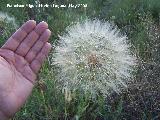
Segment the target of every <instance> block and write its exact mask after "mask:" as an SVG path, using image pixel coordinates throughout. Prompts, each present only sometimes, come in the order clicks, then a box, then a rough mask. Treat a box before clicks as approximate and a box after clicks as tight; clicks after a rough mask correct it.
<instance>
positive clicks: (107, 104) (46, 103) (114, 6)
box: [0, 0, 160, 120]
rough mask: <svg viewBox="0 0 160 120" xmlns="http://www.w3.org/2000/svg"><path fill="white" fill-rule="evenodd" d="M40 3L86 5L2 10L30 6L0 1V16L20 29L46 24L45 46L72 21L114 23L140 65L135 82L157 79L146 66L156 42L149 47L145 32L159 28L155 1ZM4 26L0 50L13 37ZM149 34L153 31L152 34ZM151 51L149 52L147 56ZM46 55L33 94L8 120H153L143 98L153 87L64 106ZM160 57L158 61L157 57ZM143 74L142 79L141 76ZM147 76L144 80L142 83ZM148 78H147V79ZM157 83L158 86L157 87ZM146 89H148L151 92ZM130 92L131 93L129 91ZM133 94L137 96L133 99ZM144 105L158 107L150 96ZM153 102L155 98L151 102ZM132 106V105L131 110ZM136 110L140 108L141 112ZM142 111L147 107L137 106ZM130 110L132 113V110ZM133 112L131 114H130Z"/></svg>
mask: <svg viewBox="0 0 160 120" xmlns="http://www.w3.org/2000/svg"><path fill="white" fill-rule="evenodd" d="M40 1H41V2H42V3H48V4H53V3H59V4H61V3H65V4H67V3H75V4H76V3H87V4H88V7H87V8H77V9H71V8H68V9H66V8H64V9H56V8H44V9H37V8H32V9H30V8H7V7H6V4H7V3H10V4H17V3H18V4H27V3H30V4H35V2H34V1H32V0H23V1H22V0H5V1H4V0H0V3H1V4H0V11H2V12H7V13H8V14H9V15H10V16H14V17H15V19H16V23H17V25H18V26H20V25H21V24H22V23H24V22H25V21H27V20H29V19H35V20H36V21H37V22H40V21H46V22H47V23H48V24H49V29H50V30H51V31H52V36H51V39H50V41H51V43H52V44H56V40H57V38H58V35H59V34H62V33H63V32H64V30H65V28H66V27H67V26H68V25H70V24H71V23H72V22H75V21H77V20H83V19H85V18H95V17H96V18H99V19H104V20H107V21H114V23H115V24H116V25H117V26H118V27H119V28H120V29H121V32H122V33H123V34H126V35H127V36H128V41H129V42H130V43H131V44H132V47H133V51H134V52H136V54H137V56H139V59H140V60H142V61H143V62H142V63H141V62H140V66H139V70H138V73H137V75H136V81H137V83H139V82H141V81H142V80H144V79H145V80H146V81H149V80H150V79H151V80H152V81H156V80H158V76H160V75H159V74H158V73H159V69H160V68H158V66H152V67H153V70H155V71H153V73H155V74H156V73H157V74H156V75H155V76H157V78H153V75H150V73H148V71H150V70H151V69H150V66H149V64H150V63H153V62H154V63H156V64H159V59H157V58H158V57H159V53H158V52H156V51H155V48H156V49H158V50H160V49H159V48H160V47H159V46H158V45H159V43H160V42H157V41H158V40H159V38H153V39H154V40H155V41H154V42H155V44H157V47H155V44H153V43H152V42H153V41H152V39H151V38H150V33H149V31H148V29H147V28H150V27H153V26H158V25H159V16H160V1H159V0H154V1H153V0H99V1H98V0H66V1H65V2H63V1H61V0H46V1H44V0H40ZM9 26H10V25H8V24H5V23H0V28H1V29H2V28H3V30H4V31H3V34H2V35H0V45H3V43H4V42H5V41H6V39H7V38H8V37H9V36H10V35H11V34H12V33H13V31H14V30H15V29H12V27H9ZM153 34H154V32H153ZM153 51H154V52H153ZM51 56H52V54H51V55H50V56H49V58H48V60H47V61H46V62H45V64H44V65H43V67H42V69H41V72H40V74H39V77H38V83H37V85H36V86H35V88H34V90H33V94H32V95H31V97H30V98H29V99H28V100H27V102H26V104H25V105H24V107H23V108H22V109H21V110H20V111H19V112H18V113H17V114H16V115H15V117H14V118H13V120H78V119H80V120H121V119H123V118H124V119H127V120H132V119H135V116H137V115H138V116H137V117H138V119H140V120H157V118H158V117H159V116H158V115H159V114H158V112H159V111H158V109H159V108H157V107H155V109H151V110H150V108H151V107H150V106H149V104H148V103H147V101H148V100H146V101H145V100H142V99H136V97H138V98H141V96H142V98H143V99H146V97H147V98H148V96H147V95H146V96H144V95H143V93H144V94H145V93H149V92H150V90H152V91H155V92H158V88H159V86H158V88H157V89H156V87H155V84H153V85H150V84H149V85H146V84H145V86H144V87H146V89H145V90H146V91H143V90H141V89H140V88H139V89H138V88H135V87H132V88H131V89H130V90H128V92H127V93H128V94H127V93H124V94H122V95H112V96H111V97H110V98H106V99H105V100H104V99H103V98H102V97H99V98H98V99H97V100H96V101H92V100H90V99H89V95H88V96H87V95H86V96H84V95H82V94H81V92H80V91H77V92H76V93H74V94H73V99H72V100H71V102H67V101H65V97H64V94H63V93H62V92H61V91H60V90H59V89H57V88H56V84H57V83H56V81H55V80H54V75H55V74H56V73H55V72H56V69H54V66H51V64H50V62H51ZM159 58H160V57H159ZM147 73H148V74H147ZM146 74H147V78H145V77H146V76H145V75H146ZM149 75H150V76H149ZM157 83H159V82H157ZM151 87H153V88H152V89H151ZM135 91H136V92H135ZM136 93H138V95H137V94H136ZM151 98H153V99H151V100H150V102H151V103H150V104H151V105H152V104H155V103H157V104H158V103H159V102H158V100H157V101H156V96H154V95H153V94H151ZM154 98H155V99H154ZM142 101H143V103H141V102H142ZM137 104H138V105H137ZM134 105H135V106H134ZM141 105H142V107H141ZM143 105H144V106H147V107H143ZM135 107H136V109H135ZM131 111H132V112H134V113H133V114H132V112H131Z"/></svg>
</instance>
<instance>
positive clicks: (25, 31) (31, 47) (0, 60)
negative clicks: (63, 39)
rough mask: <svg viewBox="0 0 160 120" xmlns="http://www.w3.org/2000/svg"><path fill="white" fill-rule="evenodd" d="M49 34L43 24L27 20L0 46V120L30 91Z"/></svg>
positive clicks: (45, 53) (44, 53) (20, 102)
mask: <svg viewBox="0 0 160 120" xmlns="http://www.w3.org/2000/svg"><path fill="white" fill-rule="evenodd" d="M50 35H51V32H50V30H49V29H48V25H47V23H45V22H41V23H39V24H38V25H36V22H35V21H33V20H29V21H27V22H26V23H25V24H23V25H22V26H21V27H20V28H19V29H18V30H17V31H16V32H15V33H14V34H13V35H12V36H11V37H10V38H9V39H8V40H7V42H6V43H5V44H4V45H3V46H2V47H1V48H0V120H7V119H9V118H10V117H12V116H13V115H14V114H15V113H16V112H17V111H18V110H19V109H20V108H21V106H22V105H23V104H24V103H25V101H26V99H27V98H28V96H29V95H30V94H31V92H32V89H33V87H34V83H35V82H36V81H35V80H36V76H37V73H38V71H39V70H40V67H41V65H42V63H43V61H44V60H45V58H46V57H47V55H48V53H49V51H50V49H51V44H50V43H48V42H47V41H48V39H49V37H50Z"/></svg>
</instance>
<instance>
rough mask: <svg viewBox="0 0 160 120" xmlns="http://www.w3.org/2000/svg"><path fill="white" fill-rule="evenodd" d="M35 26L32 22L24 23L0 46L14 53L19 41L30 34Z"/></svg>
mask: <svg viewBox="0 0 160 120" xmlns="http://www.w3.org/2000/svg"><path fill="white" fill-rule="evenodd" d="M35 26H36V22H35V21H34V20H29V21H27V22H26V23H24V24H23V25H22V26H21V27H20V28H19V29H18V30H17V31H16V32H15V33H14V34H13V35H12V36H11V37H10V38H9V39H8V40H7V42H6V43H5V44H4V45H3V46H2V48H4V49H9V50H12V51H15V50H16V49H17V47H18V45H19V44H20V43H21V41H22V40H23V39H24V38H25V37H26V36H27V34H28V33H30V32H31V31H32V30H33V29H34V28H35Z"/></svg>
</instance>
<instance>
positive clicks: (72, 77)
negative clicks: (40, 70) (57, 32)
mask: <svg viewBox="0 0 160 120" xmlns="http://www.w3.org/2000/svg"><path fill="white" fill-rule="evenodd" d="M59 38H60V40H59V42H60V44H59V46H57V47H56V49H55V53H54V57H53V64H54V65H57V66H58V67H59V68H60V69H58V70H59V74H58V75H57V81H58V82H59V83H60V87H63V88H67V89H70V90H77V89H80V90H83V91H84V92H89V93H91V95H92V96H95V95H99V94H102V95H104V96H107V95H109V94H111V93H112V92H116V93H120V92H121V90H122V89H123V88H126V87H127V85H128V83H129V81H130V80H131V78H132V72H133V66H135V65H136V62H135V61H136V58H135V57H134V55H132V54H131V51H130V49H129V48H130V45H129V44H128V43H127V38H126V36H122V35H120V32H119V30H118V29H117V28H114V26H113V25H111V24H110V23H108V22H102V21H100V20H89V19H87V20H85V21H83V22H78V23H76V24H74V25H71V26H69V27H67V29H66V33H65V34H64V35H62V36H60V37H59Z"/></svg>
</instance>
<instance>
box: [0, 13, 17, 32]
mask: <svg viewBox="0 0 160 120" xmlns="http://www.w3.org/2000/svg"><path fill="white" fill-rule="evenodd" d="M0 21H4V22H5V23H11V24H13V26H12V27H15V29H16V28H17V27H18V26H17V24H16V22H15V18H14V17H11V16H9V15H8V14H7V13H4V12H1V11H0Z"/></svg>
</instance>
